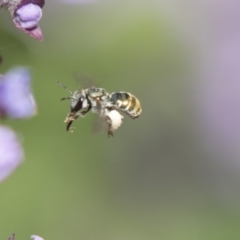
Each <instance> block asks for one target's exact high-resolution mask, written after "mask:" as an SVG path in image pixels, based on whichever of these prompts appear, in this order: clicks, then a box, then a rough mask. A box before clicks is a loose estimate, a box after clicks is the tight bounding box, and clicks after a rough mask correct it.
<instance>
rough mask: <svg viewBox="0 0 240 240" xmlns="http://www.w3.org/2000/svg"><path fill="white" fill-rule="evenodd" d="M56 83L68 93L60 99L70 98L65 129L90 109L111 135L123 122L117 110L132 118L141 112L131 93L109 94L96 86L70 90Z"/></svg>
mask: <svg viewBox="0 0 240 240" xmlns="http://www.w3.org/2000/svg"><path fill="white" fill-rule="evenodd" d="M56 81H57V80H56ZM57 83H58V84H59V85H60V86H61V87H63V88H64V89H65V90H67V91H68V92H69V93H70V97H65V98H62V99H61V100H66V99H69V100H71V104H70V113H69V114H68V115H67V117H66V119H65V121H64V122H65V123H66V124H67V131H69V130H70V127H71V125H72V123H73V121H74V120H76V119H78V117H79V116H80V117H83V116H84V115H85V114H86V113H88V112H89V111H90V110H91V111H92V112H93V113H96V114H98V115H99V116H100V117H101V118H103V119H104V121H105V123H106V124H107V127H108V136H113V132H114V131H115V130H117V129H118V128H119V127H120V126H121V124H122V122H123V116H122V115H121V114H120V113H119V112H118V111H117V110H120V111H122V112H124V113H126V114H127V115H129V116H130V117H131V118H132V119H134V118H137V117H138V116H139V115H140V114H141V112H142V109H141V105H140V102H139V100H138V99H137V98H136V97H135V96H134V95H132V94H131V93H127V92H114V93H111V94H109V93H108V92H107V91H106V90H105V89H103V88H97V87H90V88H86V89H80V90H76V91H74V92H72V91H71V90H70V89H69V88H67V87H66V86H65V85H63V84H62V83H60V82H59V81H57Z"/></svg>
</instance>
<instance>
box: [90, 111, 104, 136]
mask: <svg viewBox="0 0 240 240" xmlns="http://www.w3.org/2000/svg"><path fill="white" fill-rule="evenodd" d="M106 132H107V124H106V121H105V116H104V115H102V114H97V115H95V119H94V125H93V133H95V134H100V133H106Z"/></svg>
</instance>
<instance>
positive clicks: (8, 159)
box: [0, 126, 23, 182]
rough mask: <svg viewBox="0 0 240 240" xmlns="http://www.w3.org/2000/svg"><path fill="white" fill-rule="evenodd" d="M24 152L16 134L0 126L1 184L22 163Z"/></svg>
mask: <svg viewBox="0 0 240 240" xmlns="http://www.w3.org/2000/svg"><path fill="white" fill-rule="evenodd" d="M22 160H23V150H22V148H21V145H20V143H19V141H18V139H17V137H16V135H15V133H14V132H13V131H12V130H11V129H10V128H7V127H3V126H0V182H1V181H3V180H4V179H5V178H7V177H8V176H9V175H10V174H11V173H12V172H13V171H14V170H15V169H16V168H17V166H18V165H19V164H20V163H21V162H22Z"/></svg>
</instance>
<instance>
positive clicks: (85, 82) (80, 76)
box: [73, 72, 99, 89]
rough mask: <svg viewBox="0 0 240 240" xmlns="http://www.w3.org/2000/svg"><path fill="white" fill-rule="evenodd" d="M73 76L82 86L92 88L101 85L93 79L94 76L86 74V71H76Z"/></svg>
mask: <svg viewBox="0 0 240 240" xmlns="http://www.w3.org/2000/svg"><path fill="white" fill-rule="evenodd" d="M73 77H74V79H75V80H76V81H77V83H79V85H80V86H81V88H84V89H85V88H91V87H97V86H99V85H98V84H97V83H96V81H95V80H93V79H92V78H90V77H88V76H87V75H86V74H84V73H79V72H74V73H73Z"/></svg>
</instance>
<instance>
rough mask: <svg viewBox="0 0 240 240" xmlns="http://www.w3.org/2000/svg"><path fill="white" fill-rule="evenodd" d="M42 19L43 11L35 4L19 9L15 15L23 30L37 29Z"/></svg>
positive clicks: (15, 19)
mask: <svg viewBox="0 0 240 240" xmlns="http://www.w3.org/2000/svg"><path fill="white" fill-rule="evenodd" d="M41 17H42V9H41V8H40V7H39V6H38V5H35V4H32V3H29V4H27V5H24V6H22V7H21V8H19V9H17V10H16V12H15V15H14V21H16V22H17V23H18V24H19V25H20V26H21V27H22V28H25V29H26V28H27V29H29V28H35V27H37V26H38V22H39V21H40V19H41Z"/></svg>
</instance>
